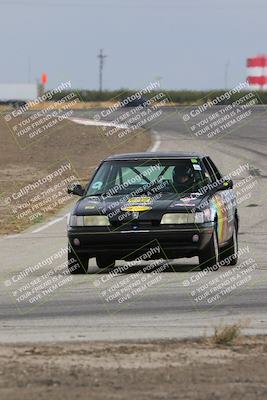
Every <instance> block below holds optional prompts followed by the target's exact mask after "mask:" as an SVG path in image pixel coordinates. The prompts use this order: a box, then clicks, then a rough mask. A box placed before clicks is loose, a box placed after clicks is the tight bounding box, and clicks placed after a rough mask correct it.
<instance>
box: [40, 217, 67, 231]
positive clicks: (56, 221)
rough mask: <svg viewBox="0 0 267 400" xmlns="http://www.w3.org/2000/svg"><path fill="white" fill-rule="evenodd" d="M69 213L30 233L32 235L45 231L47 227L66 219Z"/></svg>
mask: <svg viewBox="0 0 267 400" xmlns="http://www.w3.org/2000/svg"><path fill="white" fill-rule="evenodd" d="M68 215H69V213H67V214H65V215H64V216H63V217H58V218H56V219H53V221H50V222H48V223H47V224H45V225H43V226H41V227H40V228H37V229H35V230H34V231H32V233H39V232H41V231H44V230H45V229H47V228H49V226H52V225H55V224H56V223H58V222H60V221H62V220H63V219H64V218H67V217H68Z"/></svg>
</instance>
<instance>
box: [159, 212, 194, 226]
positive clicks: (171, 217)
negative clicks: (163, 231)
mask: <svg viewBox="0 0 267 400" xmlns="http://www.w3.org/2000/svg"><path fill="white" fill-rule="evenodd" d="M194 222H195V221H194V214H189V213H170V214H164V215H163V217H162V219H161V224H193V223H194Z"/></svg>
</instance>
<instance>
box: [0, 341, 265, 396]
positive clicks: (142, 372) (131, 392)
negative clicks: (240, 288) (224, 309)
mask: <svg viewBox="0 0 267 400" xmlns="http://www.w3.org/2000/svg"><path fill="white" fill-rule="evenodd" d="M0 365H1V371H0V397H1V398H3V399H6V400H9V399H13V400H16V399H21V398H26V399H27V400H32V399H34V400H35V399H36V398H40V399H47V398H49V399H60V398H64V399H66V400H68V399H73V398H79V399H89V398H90V400H98V399H115V398H116V399H140V400H147V399H198V400H202V399H203V400H204V399H205V400H209V399H210V400H214V399H235V400H237V399H248V400H254V399H261V400H263V399H266V398H267V381H266V370H267V336H258V337H249V338H248V337H245V338H244V337H243V338H239V339H238V341H237V342H236V343H235V344H234V345H231V346H222V345H221V346H218V345H215V344H213V343H212V341H211V340H210V339H205V340H204V339H203V340H199V341H192V340H186V341H176V340H170V341H152V342H138V343H133V342H125V343H114V342H113V343H108V342H87V343H65V344H60V345H56V344H55V345H50V344H49V345H48V344H44V345H35V346H33V345H15V346H14V345H12V346H11V345H7V346H4V345H1V346H0Z"/></svg>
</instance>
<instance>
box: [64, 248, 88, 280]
mask: <svg viewBox="0 0 267 400" xmlns="http://www.w3.org/2000/svg"><path fill="white" fill-rule="evenodd" d="M88 262H89V255H87V254H85V255H84V254H82V255H76V254H75V253H74V252H72V251H70V252H68V269H69V272H70V274H72V275H75V274H86V273H87V271H88Z"/></svg>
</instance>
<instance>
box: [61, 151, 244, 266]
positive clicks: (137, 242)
mask: <svg viewBox="0 0 267 400" xmlns="http://www.w3.org/2000/svg"><path fill="white" fill-rule="evenodd" d="M232 188H233V182H232V181H231V180H225V179H224V178H223V177H222V175H221V174H220V172H219V171H218V169H217V168H216V166H215V165H214V163H213V161H212V160H211V159H210V158H209V156H207V155H203V154H198V153H172V152H168V153H161V152H158V153H131V154H121V155H115V156H111V157H108V158H107V159H105V160H104V161H102V162H101V164H100V166H99V167H98V169H97V170H96V172H95V174H94V175H93V177H92V179H91V180H90V182H89V183H88V185H87V186H86V187H85V188H83V187H82V186H81V185H79V184H75V185H72V186H71V187H69V188H68V192H69V193H73V194H76V195H79V196H81V199H80V200H79V201H78V202H77V203H76V205H75V207H74V208H73V210H72V212H71V214H70V217H69V221H68V255H69V270H70V272H71V273H86V272H87V270H88V261H89V258H91V257H96V261H97V265H98V267H99V268H107V267H114V265H115V261H116V260H119V259H121V260H129V259H131V257H133V258H136V257H137V254H138V252H139V251H140V252H144V251H145V249H146V248H147V249H149V248H150V247H151V242H152V241H156V242H157V243H158V244H159V248H160V251H158V252H156V253H155V254H153V255H152V258H153V259H154V258H159V257H160V258H164V259H174V258H180V257H193V256H198V257H199V261H200V268H201V269H204V268H207V267H209V268H215V267H216V266H218V263H219V261H220V260H221V259H224V261H225V263H227V264H230V265H234V264H236V262H237V249H238V244H237V243H238V242H237V233H238V214H237V208H236V198H235V194H234V191H233V190H232ZM131 255H132V256H131Z"/></svg>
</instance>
